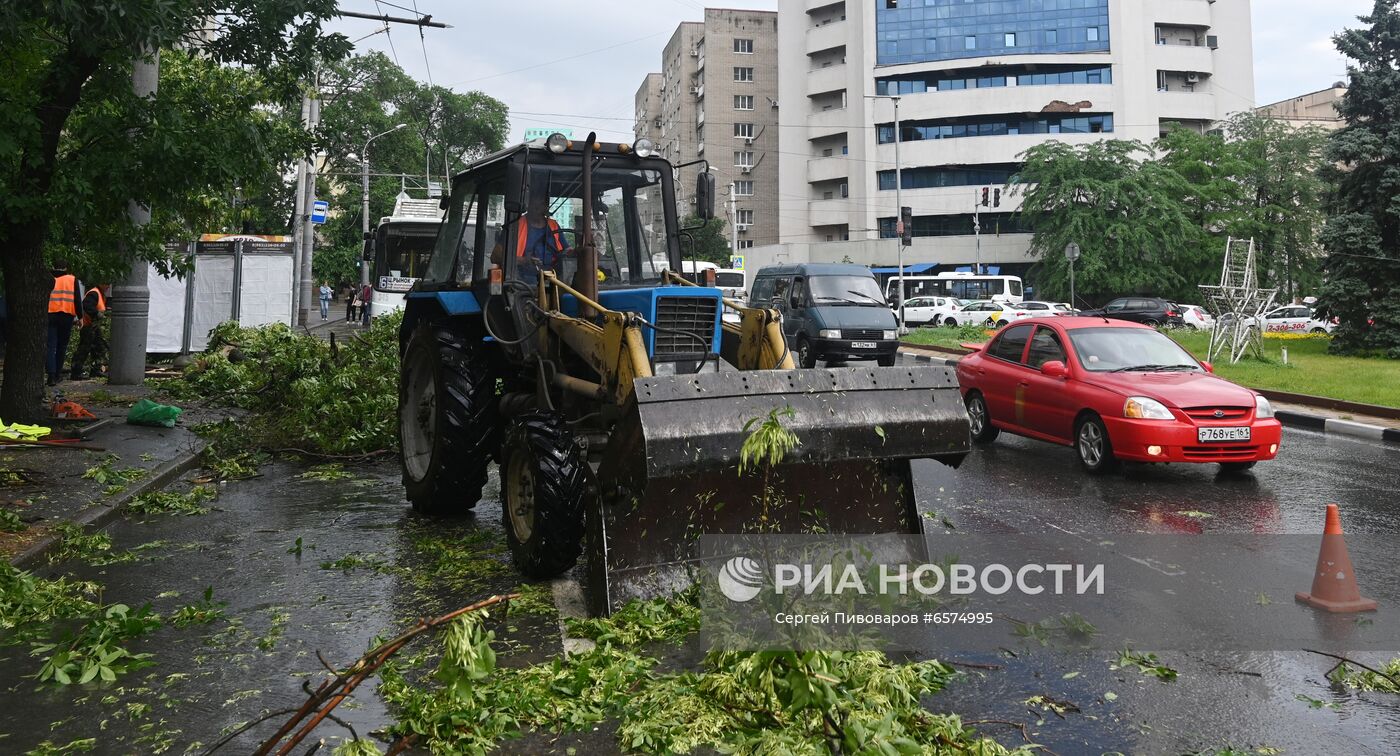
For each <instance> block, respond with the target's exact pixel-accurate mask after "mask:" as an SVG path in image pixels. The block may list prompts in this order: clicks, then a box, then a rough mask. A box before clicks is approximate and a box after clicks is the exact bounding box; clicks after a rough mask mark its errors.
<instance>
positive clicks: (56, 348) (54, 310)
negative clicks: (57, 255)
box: [45, 260, 83, 386]
mask: <svg viewBox="0 0 1400 756" xmlns="http://www.w3.org/2000/svg"><path fill="white" fill-rule="evenodd" d="M82 287H83V284H82V282H81V281H79V280H78V277H77V276H75V275H73V274H72V273H69V272H68V263H66V262H64V261H62V260H57V261H55V262H54V264H53V289H52V290H51V291H50V292H49V342H48V349H49V351H48V364H47V365H45V367H46V368H47V369H48V383H49V385H50V386H56V385H58V382H59V381H60V380H62V377H63V360H64V358H65V357H67V356H68V339H69V338H70V337H71V336H72V335H73V322H74V321H75V320H77V319H78V308H79V307H81V306H82V305H81V303H80V301H79V299H78V292H79V291H81V290H82Z"/></svg>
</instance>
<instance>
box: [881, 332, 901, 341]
mask: <svg viewBox="0 0 1400 756" xmlns="http://www.w3.org/2000/svg"><path fill="white" fill-rule="evenodd" d="M898 336H899V334H898V333H896V332H894V331H882V332H881V333H880V337H881V338H883V339H884V340H885V341H889V340H890V339H893V338H896V337H898Z"/></svg>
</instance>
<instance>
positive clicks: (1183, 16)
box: [1147, 0, 1212, 28]
mask: <svg viewBox="0 0 1400 756" xmlns="http://www.w3.org/2000/svg"><path fill="white" fill-rule="evenodd" d="M1211 2H1212V0H1154V1H1153V2H1152V3H1149V4H1148V5H1147V8H1149V10H1148V12H1147V15H1148V16H1149V18H1150V19H1151V20H1152V21H1153V22H1154V23H1158V24H1166V25H1168V26H1197V27H1202V28H1208V27H1209V26H1210V5H1211Z"/></svg>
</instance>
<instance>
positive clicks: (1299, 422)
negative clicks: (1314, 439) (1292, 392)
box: [1274, 410, 1400, 444]
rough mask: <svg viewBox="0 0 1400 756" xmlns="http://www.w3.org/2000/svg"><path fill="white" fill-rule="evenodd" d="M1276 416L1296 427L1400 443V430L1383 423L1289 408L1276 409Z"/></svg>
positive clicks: (1285, 423)
mask: <svg viewBox="0 0 1400 756" xmlns="http://www.w3.org/2000/svg"><path fill="white" fill-rule="evenodd" d="M1274 417H1276V418H1278V421H1279V422H1280V423H1283V424H1284V425H1288V426H1291V427H1294V428H1306V429H1307V430H1315V431H1318V432H1319V433H1335V434H1337V435H1341V436H1351V437H1352V438H1361V439H1365V440H1367V441H1384V442H1387V443H1392V444H1400V430H1396V429H1395V428H1386V427H1385V426H1381V425H1370V424H1368V423H1358V422H1356V421H1354V420H1341V419H1339V418H1335V417H1323V416H1321V415H1308V414H1305V413H1302V412H1291V411H1289V410H1275V411H1274Z"/></svg>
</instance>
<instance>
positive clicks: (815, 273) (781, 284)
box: [749, 263, 899, 368]
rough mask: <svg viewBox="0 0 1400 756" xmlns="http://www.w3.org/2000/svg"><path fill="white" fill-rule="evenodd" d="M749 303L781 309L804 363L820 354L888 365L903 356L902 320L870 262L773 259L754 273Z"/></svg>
mask: <svg viewBox="0 0 1400 756" xmlns="http://www.w3.org/2000/svg"><path fill="white" fill-rule="evenodd" d="M749 304H751V305H752V306H754V307H772V308H774V309H777V310H778V312H779V313H781V315H782V318H783V333H784V334H785V335H786V336H787V343H788V348H789V349H791V350H792V352H793V354H794V355H795V356H796V357H797V362H798V363H799V364H800V365H801V366H802V367H805V368H811V367H816V365H817V361H818V360H824V361H827V362H845V361H848V360H876V361H877V362H879V364H881V365H884V366H887V367H888V366H890V365H893V364H894V362H895V360H896V359H897V358H898V357H899V334H898V332H897V330H898V327H899V326H898V324H897V323H896V322H895V319H894V313H893V312H891V311H890V308H889V305H887V304H885V295H884V294H882V293H881V292H880V285H879V284H878V283H876V282H875V276H874V274H872V273H871V272H870V269H869V268H867V267H865V266H864V265H841V264H832V263H820V264H819V263H805V264H802V265H770V266H768V267H766V268H763V269H761V270H759V271H758V273H757V274H756V275H755V276H754V281H753V288H752V289H750V290H749Z"/></svg>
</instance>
